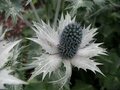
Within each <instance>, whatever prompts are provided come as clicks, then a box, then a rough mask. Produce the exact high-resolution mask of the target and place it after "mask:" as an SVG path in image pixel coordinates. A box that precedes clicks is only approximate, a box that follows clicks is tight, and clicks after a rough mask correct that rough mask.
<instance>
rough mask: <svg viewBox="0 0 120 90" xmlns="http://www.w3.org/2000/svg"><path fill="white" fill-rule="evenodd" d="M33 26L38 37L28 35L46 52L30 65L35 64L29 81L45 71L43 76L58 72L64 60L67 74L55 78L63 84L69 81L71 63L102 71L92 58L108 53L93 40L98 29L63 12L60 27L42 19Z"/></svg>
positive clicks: (56, 81)
mask: <svg viewBox="0 0 120 90" xmlns="http://www.w3.org/2000/svg"><path fill="white" fill-rule="evenodd" d="M33 25H34V28H33V30H34V31H35V32H36V37H37V38H29V40H32V41H34V42H36V43H37V44H39V45H40V46H41V47H42V49H43V50H44V51H45V52H43V53H42V55H41V56H40V57H36V60H35V61H33V63H31V64H30V65H31V67H35V70H34V72H33V73H32V76H31V78H30V80H31V79H33V78H34V77H36V76H37V75H39V74H42V73H43V77H42V79H44V78H45V76H46V75H47V74H49V75H51V73H52V72H53V73H56V72H57V71H59V68H60V67H61V66H62V63H63V65H64V67H65V69H66V70H65V74H64V76H61V78H59V80H55V81H52V82H53V83H58V84H59V85H60V86H61V87H63V86H64V84H66V82H68V81H69V79H70V77H71V74H72V66H75V67H77V68H78V69H79V68H81V69H84V70H85V71H86V70H87V69H89V70H91V71H93V72H94V73H95V72H99V73H101V74H103V73H102V72H101V71H100V69H99V68H98V67H97V65H101V63H98V62H95V60H93V59H91V58H92V57H94V56H98V55H100V54H103V55H105V52H106V51H105V49H103V48H101V47H100V45H101V43H95V42H94V38H93V37H94V36H95V35H96V31H97V28H91V25H89V26H88V27H82V26H81V25H80V24H79V23H77V22H75V18H71V16H70V15H69V14H68V13H67V15H65V18H64V16H63V15H62V16H61V19H60V20H59V24H58V26H57V29H54V28H52V27H51V26H50V24H46V23H44V22H43V21H42V23H36V22H34V23H33ZM56 75H57V74H56Z"/></svg>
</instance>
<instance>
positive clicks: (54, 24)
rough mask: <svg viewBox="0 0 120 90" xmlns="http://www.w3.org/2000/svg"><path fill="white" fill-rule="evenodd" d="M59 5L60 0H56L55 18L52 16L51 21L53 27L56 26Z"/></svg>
mask: <svg viewBox="0 0 120 90" xmlns="http://www.w3.org/2000/svg"><path fill="white" fill-rule="evenodd" d="M60 5H61V0H57V8H56V13H55V18H54V23H53V27H54V28H56V25H57V19H58V14H59V10H60Z"/></svg>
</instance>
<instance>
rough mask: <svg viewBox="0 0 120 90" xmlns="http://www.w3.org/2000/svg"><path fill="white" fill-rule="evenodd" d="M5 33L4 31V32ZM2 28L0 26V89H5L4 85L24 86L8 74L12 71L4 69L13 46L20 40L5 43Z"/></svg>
mask: <svg viewBox="0 0 120 90" xmlns="http://www.w3.org/2000/svg"><path fill="white" fill-rule="evenodd" d="M5 32H6V31H5ZM5 32H4V33H3V26H2V25H1V26H0V89H5V87H4V84H15V85H18V84H26V82H24V81H22V80H20V79H17V78H16V77H14V76H13V75H11V74H10V73H11V72H12V70H11V69H10V67H9V69H8V68H6V67H5V64H6V63H7V62H8V61H9V57H10V56H11V55H12V54H11V53H12V52H11V50H12V49H13V47H14V46H15V45H17V44H18V43H19V42H20V41H21V40H18V41H13V42H11V41H9V42H8V41H7V40H4V35H5Z"/></svg>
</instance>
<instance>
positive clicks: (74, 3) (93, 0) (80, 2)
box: [66, 0, 105, 15]
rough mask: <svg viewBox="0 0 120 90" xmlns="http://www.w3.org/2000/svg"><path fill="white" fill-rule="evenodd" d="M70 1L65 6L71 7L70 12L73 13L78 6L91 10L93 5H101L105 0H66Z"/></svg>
mask: <svg viewBox="0 0 120 90" xmlns="http://www.w3.org/2000/svg"><path fill="white" fill-rule="evenodd" d="M66 1H68V2H71V4H70V5H69V6H68V7H67V8H72V10H71V14H72V15H74V14H76V12H77V9H78V8H80V7H85V8H86V10H88V11H91V10H92V9H93V5H94V4H97V5H99V6H103V3H104V2H105V0H66Z"/></svg>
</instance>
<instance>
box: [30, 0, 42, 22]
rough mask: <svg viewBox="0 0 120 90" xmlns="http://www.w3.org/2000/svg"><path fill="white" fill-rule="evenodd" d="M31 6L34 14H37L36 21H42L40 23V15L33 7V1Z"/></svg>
mask: <svg viewBox="0 0 120 90" xmlns="http://www.w3.org/2000/svg"><path fill="white" fill-rule="evenodd" d="M30 6H31V8H32V10H33V12H34V14H35V17H36V19H37V20H38V22H41V21H40V18H39V15H38V13H37V11H36V9H35V6H34V5H33V3H32V1H31V2H30Z"/></svg>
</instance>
